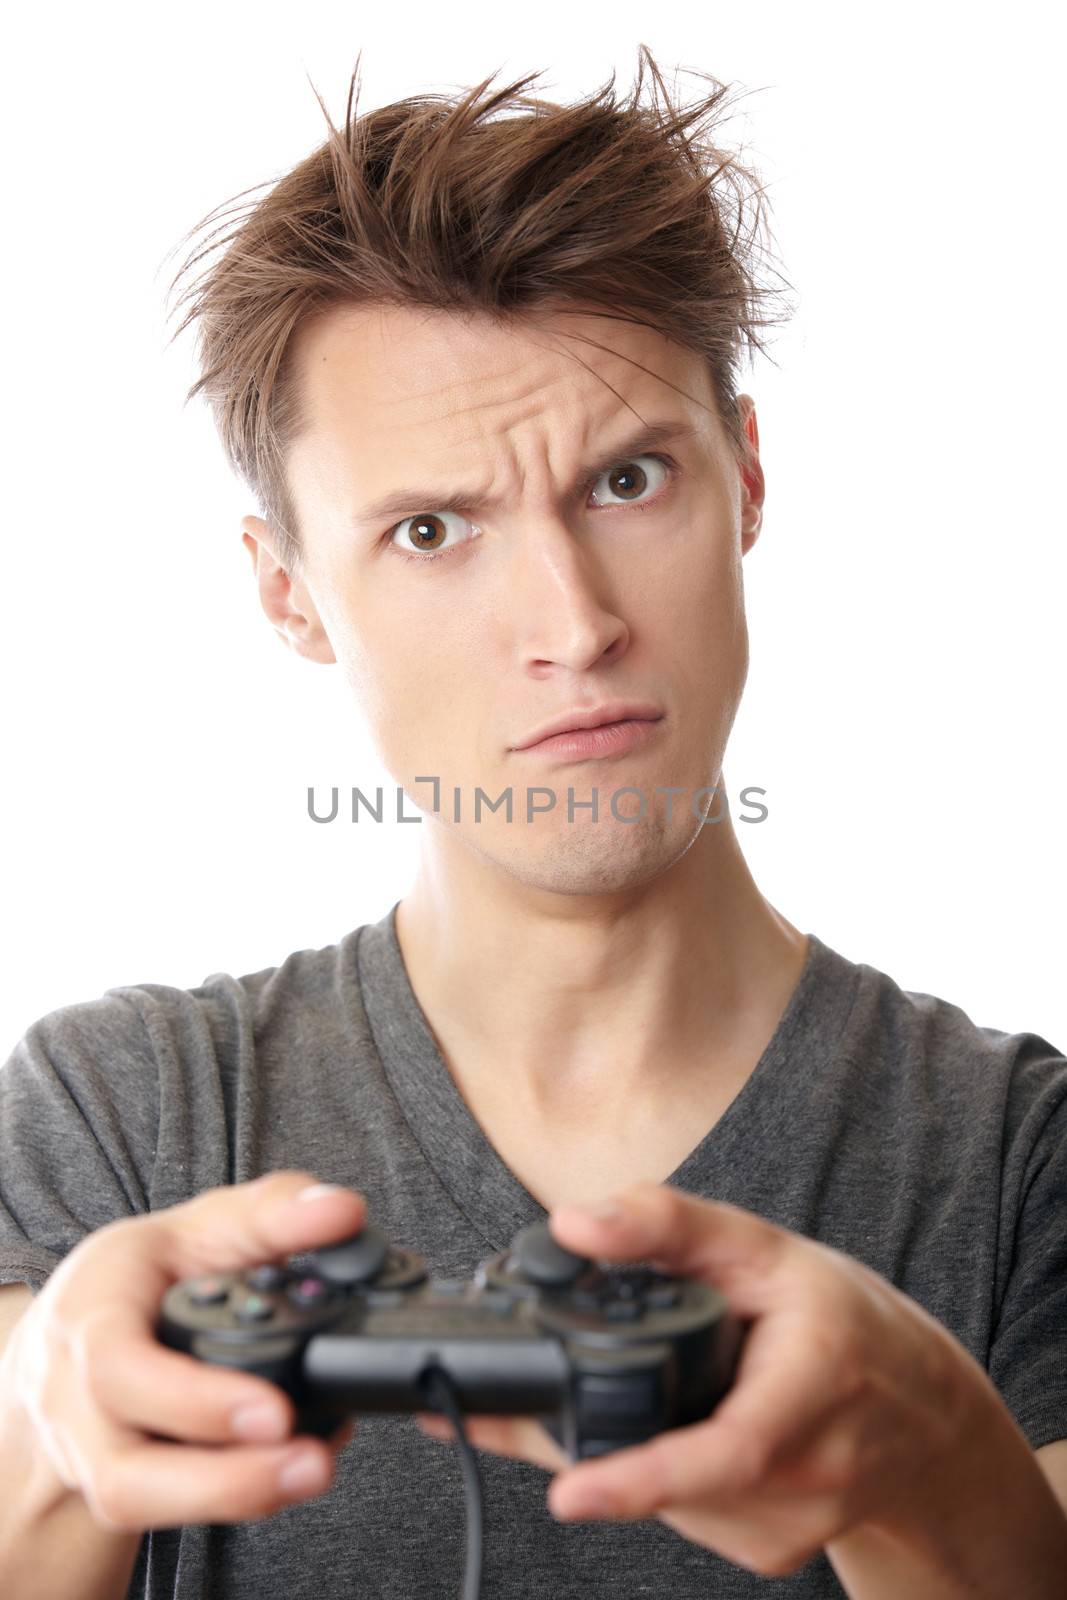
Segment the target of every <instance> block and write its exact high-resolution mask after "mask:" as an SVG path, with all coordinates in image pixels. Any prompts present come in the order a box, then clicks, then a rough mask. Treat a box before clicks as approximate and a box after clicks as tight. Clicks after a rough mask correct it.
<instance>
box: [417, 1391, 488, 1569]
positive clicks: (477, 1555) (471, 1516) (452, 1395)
mask: <svg viewBox="0 0 1067 1600" xmlns="http://www.w3.org/2000/svg"><path fill="white" fill-rule="evenodd" d="M420 1383H421V1388H422V1390H423V1392H424V1394H425V1395H426V1397H427V1399H428V1400H429V1402H430V1404H431V1405H432V1406H434V1407H435V1408H436V1409H437V1410H438V1411H443V1412H444V1414H445V1416H446V1417H447V1418H448V1420H449V1421H450V1422H451V1424H452V1426H453V1428H455V1430H456V1445H457V1446H458V1448H459V1464H460V1468H461V1470H462V1472H463V1488H464V1492H465V1494H466V1497H467V1564H466V1567H465V1568H464V1572H463V1600H478V1597H479V1595H480V1594H481V1588H482V1480H481V1478H480V1477H479V1475H478V1459H477V1457H476V1456H475V1454H474V1450H473V1448H472V1446H471V1442H470V1440H469V1439H468V1438H467V1430H466V1428H465V1427H464V1426H463V1413H462V1411H461V1410H460V1409H459V1401H458V1400H457V1399H456V1391H455V1386H454V1385H453V1383H452V1379H451V1378H450V1377H449V1375H448V1373H447V1372H445V1371H444V1369H443V1368H441V1367H427V1368H426V1371H425V1372H424V1373H423V1374H422V1375H421V1380H420Z"/></svg>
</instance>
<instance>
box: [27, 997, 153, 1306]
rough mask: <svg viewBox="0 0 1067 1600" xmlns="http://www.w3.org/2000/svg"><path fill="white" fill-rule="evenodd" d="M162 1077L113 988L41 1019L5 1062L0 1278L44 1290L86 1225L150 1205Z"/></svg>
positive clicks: (89, 1228) (136, 1018)
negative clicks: (149, 1196) (44, 1286)
mask: <svg viewBox="0 0 1067 1600" xmlns="http://www.w3.org/2000/svg"><path fill="white" fill-rule="evenodd" d="M158 1099H159V1077H158V1073H157V1071H156V1067H155V1061H154V1057H153V1052H152V1048H151V1042H150V1039H149V1037H148V1032H147V1030H146V1028H145V1025H144V1022H143V1021H142V1019H141V1014H140V1012H139V1011H138V1009H137V1007H136V1006H135V1005H133V1004H132V1003H131V1002H130V1001H129V1000H128V999H124V998H123V997H122V996H121V995H119V994H116V993H110V992H109V993H108V994H106V995H104V996H102V997H101V998H99V999H96V1000H88V1001H82V1002H79V1003H78V1004H76V1005H69V1006H63V1007H61V1008H60V1009H59V1010H57V1011H52V1012H49V1013H48V1014H47V1015H46V1016H43V1017H41V1018H39V1019H38V1020H37V1021H36V1022H34V1023H32V1024H31V1026H30V1027H29V1028H28V1029H27V1030H26V1032H25V1033H24V1034H23V1036H22V1038H21V1039H20V1040H19V1041H18V1043H17V1044H16V1045H15V1048H14V1049H13V1050H12V1052H11V1054H10V1056H9V1057H8V1059H7V1060H6V1061H5V1062H4V1064H3V1065H2V1066H0V1284H5V1283H26V1284H28V1285H29V1286H30V1288H31V1289H32V1291H33V1292H34V1294H36V1293H37V1292H38V1291H39V1290H40V1289H41V1288H42V1286H43V1285H44V1282H45V1280H46V1279H47V1278H48V1276H49V1275H50V1274H51V1272H52V1271H53V1270H54V1268H55V1267H57V1266H58V1265H59V1262H60V1261H61V1260H62V1259H63V1257H64V1256H65V1255H67V1254H68V1253H69V1252H70V1251H71V1250H73V1248H74V1246H75V1245H76V1244H78V1243H79V1241H80V1240H81V1239H83V1238H84V1237H85V1236H86V1235H87V1234H89V1233H91V1232H93V1231H94V1230H95V1229H97V1228H101V1227H104V1226H105V1225H106V1224H107V1223H109V1222H115V1221H118V1220H119V1219H121V1218H124V1217H131V1216H136V1215H138V1214H140V1213H142V1212H145V1211H147V1210H148V1209H149V1205H148V1195H149V1194H150V1192H151V1174H152V1162H153V1160H154V1156H155V1146H156V1130H157V1128H158Z"/></svg>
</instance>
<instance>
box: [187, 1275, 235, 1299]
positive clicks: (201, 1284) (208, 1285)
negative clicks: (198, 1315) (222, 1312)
mask: <svg viewBox="0 0 1067 1600" xmlns="http://www.w3.org/2000/svg"><path fill="white" fill-rule="evenodd" d="M229 1292H230V1286H229V1284H228V1283H227V1281H226V1279H225V1278H195V1279H194V1280H193V1282H192V1283H190V1284H187V1285H186V1293H187V1294H188V1296H189V1298H190V1300H191V1301H192V1302H193V1305H194V1306H214V1305H218V1303H219V1301H220V1300H225V1298H226V1296H227V1295H228V1294H229Z"/></svg>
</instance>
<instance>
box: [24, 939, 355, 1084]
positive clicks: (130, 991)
mask: <svg viewBox="0 0 1067 1600" xmlns="http://www.w3.org/2000/svg"><path fill="white" fill-rule="evenodd" d="M361 932H362V928H361V927H360V928H356V929H354V930H353V931H352V932H350V933H348V934H346V935H345V936H344V937H343V938H341V939H339V940H338V941H337V942H336V943H333V944H328V945H323V946H320V947H318V948H305V949H300V950H295V951H292V952H291V953H290V954H288V955H287V956H286V957H285V958H284V959H283V960H281V961H280V962H278V963H277V964H276V965H273V966H268V967H262V968H260V969H258V970H256V971H254V972H248V973H242V974H239V975H235V974H232V973H229V972H213V973H210V974H209V975H208V976H207V977H205V978H203V979H202V980H201V982H200V983H198V984H195V985H193V986H190V987H182V986H181V985H178V984H172V983H161V982H155V981H150V980H146V981H142V982H137V983H123V984H116V985H114V986H112V987H111V988H109V989H107V990H105V991H104V993H103V994H102V995H99V996H95V997H93V998H91V999H85V1000H77V1001H74V1002H72V1003H69V1004H67V1005H63V1006H58V1007H56V1008H55V1009H53V1010H51V1011H48V1012H45V1013H44V1014H43V1015H41V1016H39V1017H37V1018H36V1019H35V1020H34V1021H32V1022H31V1023H30V1024H29V1026H28V1027H27V1028H26V1030H25V1032H24V1034H23V1036H22V1038H21V1039H20V1040H19V1041H18V1043H17V1045H16V1046H15V1049H14V1051H13V1052H12V1055H11V1058H10V1060H9V1062H8V1065H13V1064H14V1063H15V1062H16V1061H19V1062H22V1063H23V1065H24V1066H27V1065H29V1066H36V1067H37V1069H38V1070H39V1069H40V1068H41V1066H42V1064H43V1063H44V1062H45V1061H47V1063H48V1066H49V1068H50V1069H53V1070H55V1071H58V1072H59V1073H60V1075H64V1074H65V1072H66V1070H67V1069H68V1068H70V1069H73V1068H77V1070H78V1071H79V1072H80V1073H81V1074H82V1075H87V1076H88V1077H89V1078H93V1077H96V1076H103V1077H106V1079H107V1080H108V1084H109V1086H110V1087H111V1089H112V1091H114V1090H115V1089H116V1088H121V1087H122V1084H123V1082H124V1081H125V1080H126V1079H128V1077H129V1075H130V1074H131V1073H140V1074H143V1073H144V1071H145V1069H146V1068H150V1067H154V1068H159V1067H161V1066H166V1065H167V1064H176V1063H179V1062H185V1063H188V1062H191V1061H192V1062H195V1061H196V1060H198V1059H203V1058H204V1057H205V1056H211V1057H212V1058H214V1059H216V1060H222V1061H225V1060H229V1059H231V1058H232V1057H233V1056H234V1054H235V1053H239V1052H240V1050H241V1048H242V1047H243V1046H245V1045H247V1046H249V1047H250V1048H253V1049H254V1048H255V1045H256V1043H257V1041H259V1040H261V1039H269V1037H270V1036H271V1034H272V1032H274V1031H276V1030H279V1029H280V1030H283V1031H285V1032H287V1033H288V1034H290V1035H291V1034H292V1033H294V1032H299V1031H300V1029H301V1028H302V1027H306V1026H307V1025H308V1019H309V1018H310V1019H315V1020H318V1021H319V1022H323V1021H324V1020H325V1019H326V1018H327V1017H328V1015H329V1014H330V1012H331V1009H333V1010H337V1009H339V1008H343V1007H344V1006H345V1005H346V1004H347V1005H351V1004H352V1002H353V997H354V995H355V996H358V981H357V978H356V960H355V952H356V947H357V944H358V939H359V936H360V933H361Z"/></svg>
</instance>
